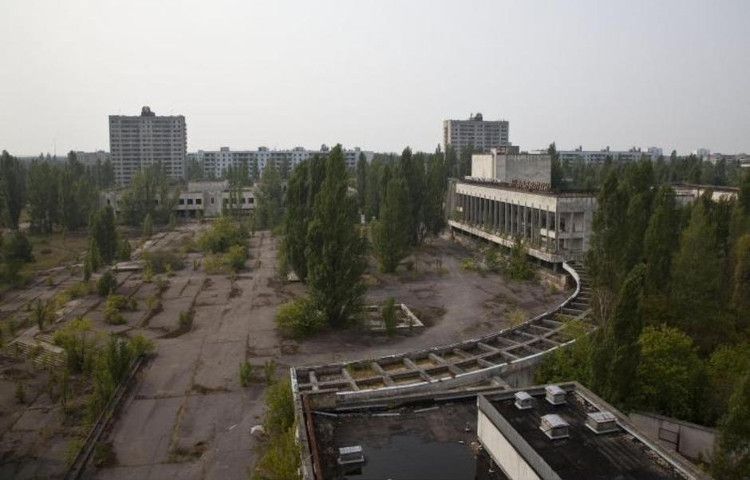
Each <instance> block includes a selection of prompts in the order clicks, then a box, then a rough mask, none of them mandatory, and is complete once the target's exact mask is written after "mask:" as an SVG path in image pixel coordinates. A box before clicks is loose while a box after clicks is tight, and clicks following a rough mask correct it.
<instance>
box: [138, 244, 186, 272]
mask: <svg viewBox="0 0 750 480" xmlns="http://www.w3.org/2000/svg"><path fill="white" fill-rule="evenodd" d="M143 260H144V261H145V262H146V267H148V268H150V269H151V272H152V273H166V272H167V271H168V269H169V271H171V272H174V271H177V270H182V269H183V268H185V262H183V261H182V258H180V257H179V256H178V255H177V254H176V253H174V252H169V251H166V250H157V251H155V252H146V253H144V254H143Z"/></svg>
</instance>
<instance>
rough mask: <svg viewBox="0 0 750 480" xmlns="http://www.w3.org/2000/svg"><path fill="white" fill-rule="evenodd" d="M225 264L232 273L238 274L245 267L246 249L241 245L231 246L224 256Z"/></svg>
mask: <svg viewBox="0 0 750 480" xmlns="http://www.w3.org/2000/svg"><path fill="white" fill-rule="evenodd" d="M225 258H226V262H227V264H228V265H229V268H231V269H232V271H233V272H239V271H240V270H242V269H243V268H244V267H245V262H246V261H247V249H246V248H245V247H244V246H243V245H232V246H231V247H229V251H228V252H227V253H226V255H225Z"/></svg>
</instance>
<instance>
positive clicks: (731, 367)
mask: <svg viewBox="0 0 750 480" xmlns="http://www.w3.org/2000/svg"><path fill="white" fill-rule="evenodd" d="M749 369H750V343H748V342H742V343H738V344H735V345H722V346H721V347H719V348H717V349H716V350H714V351H713V352H712V353H711V357H710V358H709V359H708V368H707V370H708V377H709V381H710V386H711V388H710V391H711V399H710V400H711V403H710V405H706V406H705V407H706V408H704V410H711V412H710V415H708V417H709V423H710V422H712V421H715V420H716V419H718V418H719V417H721V416H722V415H724V414H725V413H726V411H727V408H728V400H729V397H731V396H732V392H734V390H735V388H736V387H737V384H738V383H739V382H740V380H742V376H743V375H744V374H745V372H747V371H748V370H749Z"/></svg>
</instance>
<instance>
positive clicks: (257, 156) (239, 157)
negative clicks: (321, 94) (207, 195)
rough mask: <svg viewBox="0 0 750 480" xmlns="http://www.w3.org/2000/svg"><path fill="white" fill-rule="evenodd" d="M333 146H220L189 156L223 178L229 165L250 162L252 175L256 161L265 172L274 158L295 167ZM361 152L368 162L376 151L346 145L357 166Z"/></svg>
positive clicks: (208, 173) (351, 163) (349, 162)
mask: <svg viewBox="0 0 750 480" xmlns="http://www.w3.org/2000/svg"><path fill="white" fill-rule="evenodd" d="M329 151H330V149H329V148H328V147H327V146H326V145H321V147H320V149H319V150H307V149H305V148H303V147H295V148H292V149H282V150H270V149H268V148H267V147H258V149H257V150H230V148H229V147H221V148H220V149H219V150H212V151H211V150H209V151H206V150H198V151H197V152H194V153H189V154H188V159H189V160H194V161H196V162H198V163H200V164H201V165H203V173H204V175H205V176H206V177H209V178H223V177H224V176H225V175H226V172H227V170H228V169H229V168H230V167H234V168H239V167H241V166H242V164H243V163H245V162H246V163H247V167H248V175H252V171H253V168H254V166H255V165H257V167H258V173H262V172H263V170H264V169H265V168H266V165H268V164H269V163H271V162H273V163H274V164H275V165H276V168H281V165H282V164H283V163H284V162H285V161H287V162H289V168H290V169H293V168H294V167H296V166H297V165H299V164H300V163H302V162H304V161H305V160H307V159H309V158H311V157H313V156H314V155H327V154H328V152H329ZM360 154H364V155H365V158H366V159H367V161H368V162H370V161H372V158H373V156H374V155H375V153H374V152H371V151H365V150H361V149H360V148H359V147H356V148H353V149H345V150H344V155H345V157H346V166H347V167H349V168H355V167H356V166H357V161H359V156H360Z"/></svg>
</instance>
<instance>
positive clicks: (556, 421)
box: [539, 413, 570, 440]
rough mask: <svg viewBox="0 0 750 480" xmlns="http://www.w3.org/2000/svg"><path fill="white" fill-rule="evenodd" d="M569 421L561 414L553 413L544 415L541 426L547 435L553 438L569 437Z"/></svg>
mask: <svg viewBox="0 0 750 480" xmlns="http://www.w3.org/2000/svg"><path fill="white" fill-rule="evenodd" d="M568 427H569V425H568V422H566V421H565V420H563V419H562V417H561V416H560V415H557V414H554V413H551V414H549V415H544V416H543V417H542V423H541V425H540V426H539V428H540V429H541V430H542V431H543V432H544V434H545V435H547V437H549V438H550V439H551V440H559V439H561V438H568V437H569V436H570V435H569V434H568Z"/></svg>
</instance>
